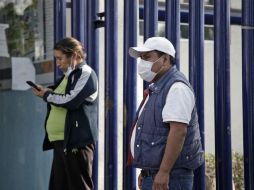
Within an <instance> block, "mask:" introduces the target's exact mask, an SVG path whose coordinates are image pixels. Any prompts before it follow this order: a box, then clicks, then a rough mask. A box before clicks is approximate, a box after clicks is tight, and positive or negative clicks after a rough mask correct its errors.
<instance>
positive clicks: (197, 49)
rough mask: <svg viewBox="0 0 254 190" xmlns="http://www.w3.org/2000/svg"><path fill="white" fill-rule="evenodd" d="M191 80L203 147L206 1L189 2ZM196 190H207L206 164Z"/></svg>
mask: <svg viewBox="0 0 254 190" xmlns="http://www.w3.org/2000/svg"><path fill="white" fill-rule="evenodd" d="M189 14H190V20H189V34H190V35H189V78H190V83H191V84H192V86H193V89H194V91H195V95H196V106H197V111H198V121H199V129H200V134H201V140H202V146H203V148H204V149H205V141H204V140H205V136H204V0H196V1H190V2H189ZM193 189H195V190H205V164H203V165H202V166H201V167H199V168H198V169H197V170H196V171H195V178H194V188H193Z"/></svg>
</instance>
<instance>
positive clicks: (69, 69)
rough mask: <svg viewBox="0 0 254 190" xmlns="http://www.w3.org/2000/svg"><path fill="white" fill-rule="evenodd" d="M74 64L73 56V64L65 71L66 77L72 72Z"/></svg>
mask: <svg viewBox="0 0 254 190" xmlns="http://www.w3.org/2000/svg"><path fill="white" fill-rule="evenodd" d="M72 65H73V64H72V58H71V64H70V65H69V66H68V68H67V71H66V72H65V73H64V75H65V76H66V77H68V76H69V75H70V73H71V72H72V71H73V68H72Z"/></svg>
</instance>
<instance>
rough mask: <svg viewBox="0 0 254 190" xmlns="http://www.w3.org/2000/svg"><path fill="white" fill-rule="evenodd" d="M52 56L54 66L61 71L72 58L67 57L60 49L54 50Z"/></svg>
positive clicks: (69, 63) (65, 69) (65, 68)
mask: <svg viewBox="0 0 254 190" xmlns="http://www.w3.org/2000/svg"><path fill="white" fill-rule="evenodd" d="M54 57H55V58H56V66H57V67H58V68H59V69H61V70H62V71H63V72H66V71H67V69H68V67H69V66H70V65H71V61H72V58H71V57H67V56H66V54H63V52H62V51H61V50H54Z"/></svg>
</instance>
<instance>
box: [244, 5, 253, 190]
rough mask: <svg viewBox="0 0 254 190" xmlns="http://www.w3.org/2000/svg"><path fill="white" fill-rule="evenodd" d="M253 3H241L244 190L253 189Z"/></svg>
mask: <svg viewBox="0 0 254 190" xmlns="http://www.w3.org/2000/svg"><path fill="white" fill-rule="evenodd" d="M253 13H254V1H253V0H243V1H242V24H243V26H242V39H243V41H242V61H243V66H242V88H243V89H242V91H243V97H242V98H243V136H244V182H245V189H246V190H252V189H254V180H253V179H254V86H253V81H254V54H253V52H254V14H253Z"/></svg>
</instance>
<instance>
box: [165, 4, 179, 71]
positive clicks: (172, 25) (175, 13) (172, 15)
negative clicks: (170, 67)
mask: <svg viewBox="0 0 254 190" xmlns="http://www.w3.org/2000/svg"><path fill="white" fill-rule="evenodd" d="M166 38H168V39H169V40H170V41H171V42H172V44H173V45H174V47H175V49H176V55H175V61H176V66H177V68H178V69H179V64H180V63H179V61H180V2H179V0H167V1H166Z"/></svg>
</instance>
